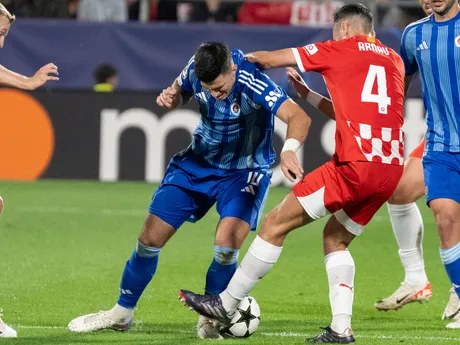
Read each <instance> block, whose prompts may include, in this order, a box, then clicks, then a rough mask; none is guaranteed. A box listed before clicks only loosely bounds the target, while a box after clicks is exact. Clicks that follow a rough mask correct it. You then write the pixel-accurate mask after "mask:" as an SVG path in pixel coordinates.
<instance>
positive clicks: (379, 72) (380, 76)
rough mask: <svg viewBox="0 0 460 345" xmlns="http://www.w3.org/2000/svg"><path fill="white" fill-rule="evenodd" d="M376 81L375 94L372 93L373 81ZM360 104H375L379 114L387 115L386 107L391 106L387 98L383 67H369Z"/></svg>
mask: <svg viewBox="0 0 460 345" xmlns="http://www.w3.org/2000/svg"><path fill="white" fill-rule="evenodd" d="M376 79H377V94H374V93H372V89H373V87H374V83H375V80H376ZM361 102H366V103H377V105H378V107H379V114H388V106H389V105H391V98H390V97H388V90H387V75H386V72H385V67H382V66H375V65H370V66H369V72H368V73H367V77H366V81H365V83H364V88H363V92H362V93H361Z"/></svg>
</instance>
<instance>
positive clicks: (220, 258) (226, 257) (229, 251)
mask: <svg viewBox="0 0 460 345" xmlns="http://www.w3.org/2000/svg"><path fill="white" fill-rule="evenodd" d="M239 253H240V251H239V250H238V249H235V248H230V247H225V246H217V245H216V246H214V259H215V260H216V261H217V263H219V264H221V265H224V266H226V265H233V264H235V263H237V262H238V255H239Z"/></svg>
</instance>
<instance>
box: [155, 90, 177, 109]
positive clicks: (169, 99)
mask: <svg viewBox="0 0 460 345" xmlns="http://www.w3.org/2000/svg"><path fill="white" fill-rule="evenodd" d="M181 99H182V96H181V94H180V92H179V90H177V89H175V88H173V87H168V88H167V89H165V90H163V91H162V92H161V94H160V95H159V96H158V97H157V104H158V105H159V106H160V107H163V108H166V109H170V110H171V109H175V108H177V107H178V106H179V105H180V104H181V101H182V100H181Z"/></svg>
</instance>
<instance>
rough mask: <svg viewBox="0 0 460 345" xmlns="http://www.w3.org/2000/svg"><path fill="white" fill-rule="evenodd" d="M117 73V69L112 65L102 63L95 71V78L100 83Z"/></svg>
mask: <svg viewBox="0 0 460 345" xmlns="http://www.w3.org/2000/svg"><path fill="white" fill-rule="evenodd" d="M116 75H117V70H116V69H115V67H113V66H112V65H100V66H98V67H97V68H96V70H95V71H94V78H95V79H96V82H97V83H98V84H100V83H106V82H107V79H109V78H112V77H114V76H116Z"/></svg>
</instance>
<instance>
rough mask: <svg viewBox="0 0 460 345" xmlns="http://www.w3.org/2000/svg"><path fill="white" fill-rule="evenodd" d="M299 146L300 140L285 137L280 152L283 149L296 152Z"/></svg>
mask: <svg viewBox="0 0 460 345" xmlns="http://www.w3.org/2000/svg"><path fill="white" fill-rule="evenodd" d="M299 148H300V141H298V140H297V139H294V138H289V139H286V141H285V142H284V146H283V149H282V150H281V153H283V152H284V151H294V152H297V150H298V149H299Z"/></svg>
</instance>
